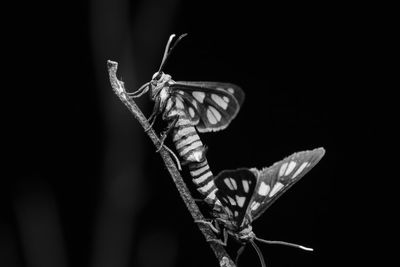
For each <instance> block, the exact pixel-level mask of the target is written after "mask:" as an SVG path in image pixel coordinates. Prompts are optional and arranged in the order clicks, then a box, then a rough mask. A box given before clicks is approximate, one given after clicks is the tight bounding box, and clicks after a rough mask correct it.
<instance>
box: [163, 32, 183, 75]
mask: <svg viewBox="0 0 400 267" xmlns="http://www.w3.org/2000/svg"><path fill="white" fill-rule="evenodd" d="M186 35H187V33H184V34H181V35H180V36H179V37H178V39H177V40H176V41H175V43H174V44H173V46H172V47H171V48H170V45H171V43H172V40H173V39H174V38H175V34H171V36H170V37H169V39H168V42H167V45H166V47H165V51H164V56H163V59H162V61H161V65H160V68H159V69H158V72H161V71H162V69H163V67H164V65H165V62H167V59H168V56H169V55H170V54H171V52H172V50H173V49H174V48H175V46H176V45H177V44H178V43H179V41H180V40H181V39H182V38H183V37H185V36H186Z"/></svg>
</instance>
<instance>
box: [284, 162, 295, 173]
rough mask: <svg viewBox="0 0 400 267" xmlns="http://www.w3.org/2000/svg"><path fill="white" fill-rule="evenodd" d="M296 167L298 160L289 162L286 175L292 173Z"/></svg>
mask: <svg viewBox="0 0 400 267" xmlns="http://www.w3.org/2000/svg"><path fill="white" fill-rule="evenodd" d="M294 167H296V162H294V161H291V162H290V163H289V166H288V167H287V169H286V172H285V175H288V174H290V173H291V172H292V171H293V169H294Z"/></svg>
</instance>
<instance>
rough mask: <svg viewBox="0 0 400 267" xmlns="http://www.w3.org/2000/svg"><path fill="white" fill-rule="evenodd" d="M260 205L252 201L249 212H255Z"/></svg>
mask: <svg viewBox="0 0 400 267" xmlns="http://www.w3.org/2000/svg"><path fill="white" fill-rule="evenodd" d="M260 205H261V204H260V202H256V201H254V202H253V203H251V206H250V208H251V210H256V209H258V208H259V207H260Z"/></svg>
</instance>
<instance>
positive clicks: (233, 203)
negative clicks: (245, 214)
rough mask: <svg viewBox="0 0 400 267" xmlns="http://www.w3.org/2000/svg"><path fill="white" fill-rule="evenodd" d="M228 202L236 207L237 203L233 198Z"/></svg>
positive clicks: (229, 198)
mask: <svg viewBox="0 0 400 267" xmlns="http://www.w3.org/2000/svg"><path fill="white" fill-rule="evenodd" d="M228 200H229V202H230V203H231V205H232V206H236V201H235V200H234V199H233V198H231V197H230V196H228Z"/></svg>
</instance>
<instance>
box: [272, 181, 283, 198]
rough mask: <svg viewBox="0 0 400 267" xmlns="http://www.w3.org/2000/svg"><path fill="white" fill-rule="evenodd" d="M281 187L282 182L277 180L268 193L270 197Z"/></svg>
mask: <svg viewBox="0 0 400 267" xmlns="http://www.w3.org/2000/svg"><path fill="white" fill-rule="evenodd" d="M282 187H283V184H282V183H280V182H277V183H276V184H275V185H274V187H273V188H272V190H271V192H270V193H269V196H270V197H272V196H274V195H275V194H276V193H278V192H279V191H280V190H281V189H282Z"/></svg>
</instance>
